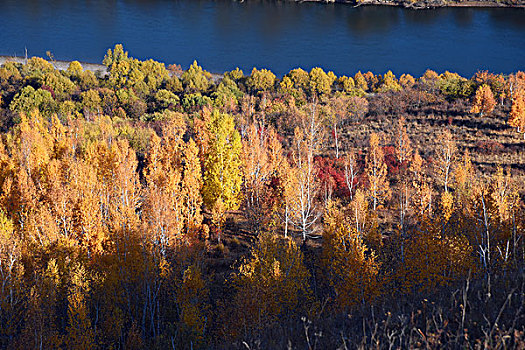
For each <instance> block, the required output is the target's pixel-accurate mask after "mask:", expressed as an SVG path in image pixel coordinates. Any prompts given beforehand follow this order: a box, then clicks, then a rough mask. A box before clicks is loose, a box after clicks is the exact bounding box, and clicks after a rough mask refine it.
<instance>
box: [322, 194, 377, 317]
mask: <svg viewBox="0 0 525 350" xmlns="http://www.w3.org/2000/svg"><path fill="white" fill-rule="evenodd" d="M358 195H359V194H356V198H357V196H358ZM324 221H325V229H324V232H323V251H322V254H321V261H322V267H323V271H324V272H325V273H324V274H323V276H324V278H326V279H327V280H328V281H327V282H328V283H329V284H330V286H331V287H332V288H333V289H334V292H335V299H336V304H337V307H338V308H340V309H343V310H345V309H348V308H349V307H351V306H353V305H355V304H358V303H360V302H365V301H370V300H372V299H373V298H374V296H377V295H378V292H379V291H378V281H377V277H378V270H379V264H378V262H377V261H376V256H375V253H374V252H373V251H372V252H370V249H369V248H368V247H367V246H366V245H365V244H364V243H363V238H362V236H361V234H360V232H359V231H358V230H356V229H355V227H353V226H352V225H351V224H350V223H349V222H347V220H346V218H345V216H344V214H343V212H342V211H341V210H340V209H339V208H338V207H337V204H335V203H334V202H330V203H329V205H328V208H327V209H326V213H325V220H324Z"/></svg>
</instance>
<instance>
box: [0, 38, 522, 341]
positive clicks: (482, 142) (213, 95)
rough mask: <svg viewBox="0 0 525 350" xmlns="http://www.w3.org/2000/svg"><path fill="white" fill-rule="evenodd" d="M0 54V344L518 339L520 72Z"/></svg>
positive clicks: (111, 54) (115, 52)
mask: <svg viewBox="0 0 525 350" xmlns="http://www.w3.org/2000/svg"><path fill="white" fill-rule="evenodd" d="M103 64H104V65H105V66H106V67H107V70H105V71H97V72H93V71H90V70H84V69H83V67H82V65H81V64H80V63H79V62H76V61H74V62H71V63H70V64H69V67H68V68H67V70H58V69H56V68H55V62H54V61H53V60H52V57H51V56H50V59H49V60H45V59H42V58H38V57H33V58H30V59H27V62H25V63H24V64H22V63H14V62H7V63H5V64H3V65H2V66H0V129H1V134H0V135H1V138H0V348H1V349H58V348H61V349H145V348H148V349H198V348H214V349H230V348H239V349H283V348H288V349H296V348H297V349H305V348H306V349H336V348H338V349H354V348H361V349H365V348H372V347H373V348H401V349H406V348H427V349H436V348H468V349H470V348H476V349H478V348H479V349H481V348H523V347H525V333H524V332H525V296H524V295H525V294H524V293H525V274H524V267H525V238H524V235H525V207H524V204H523V200H524V196H525V186H524V184H525V155H524V147H525V73H523V72H516V73H515V74H510V75H498V74H493V73H490V72H485V71H481V72H478V73H476V74H475V75H474V76H472V77H469V78H465V77H462V76H459V75H458V74H455V73H450V72H444V73H441V74H438V73H436V72H434V71H431V70H428V71H427V72H426V73H425V74H424V75H422V76H421V77H412V76H410V75H408V74H403V75H401V76H399V77H396V76H395V75H394V74H393V73H392V72H390V71H389V72H386V73H384V74H374V73H372V72H366V73H362V72H357V73H356V74H355V75H354V76H336V75H334V73H332V72H325V71H324V70H323V69H321V68H313V69H312V70H311V71H310V72H307V71H305V70H302V69H300V68H297V69H294V70H292V71H290V72H289V73H288V74H286V75H285V76H284V77H282V78H278V77H276V76H275V75H274V74H273V73H272V72H271V71H269V70H266V69H256V68H254V69H253V70H252V71H251V72H249V74H245V73H244V72H242V71H241V70H240V69H236V70H233V71H230V72H226V73H224V74H223V75H218V74H211V73H209V72H207V71H205V70H204V69H203V68H202V67H200V66H199V65H198V63H197V62H194V63H193V64H192V65H191V66H190V67H189V69H188V70H183V69H182V68H181V67H180V66H178V65H169V66H165V65H164V64H163V63H159V62H156V61H153V60H146V61H140V60H138V59H134V58H132V57H131V56H129V55H128V53H127V52H126V51H125V50H124V48H123V47H122V45H116V46H115V47H114V48H113V49H110V50H108V52H107V54H106V56H105V58H104V61H103Z"/></svg>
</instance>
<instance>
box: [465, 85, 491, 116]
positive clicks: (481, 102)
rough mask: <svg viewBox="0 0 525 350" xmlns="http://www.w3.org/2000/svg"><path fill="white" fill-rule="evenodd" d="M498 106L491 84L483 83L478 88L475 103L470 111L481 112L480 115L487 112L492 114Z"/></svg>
mask: <svg viewBox="0 0 525 350" xmlns="http://www.w3.org/2000/svg"><path fill="white" fill-rule="evenodd" d="M495 106H496V100H495V99H494V94H493V93H492V90H491V88H490V86H488V85H486V84H483V85H481V86H480V87H479V88H478V89H477V90H476V96H475V97H474V104H473V105H472V109H471V110H470V113H479V116H480V117H483V115H485V114H490V113H491V112H492V111H493V110H494V107H495Z"/></svg>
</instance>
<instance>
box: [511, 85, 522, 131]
mask: <svg viewBox="0 0 525 350" xmlns="http://www.w3.org/2000/svg"><path fill="white" fill-rule="evenodd" d="M509 125H510V126H512V127H514V128H516V129H517V130H518V132H522V133H523V138H525V88H523V89H518V90H516V91H515V93H514V94H513V96H512V105H511V109H510V115H509Z"/></svg>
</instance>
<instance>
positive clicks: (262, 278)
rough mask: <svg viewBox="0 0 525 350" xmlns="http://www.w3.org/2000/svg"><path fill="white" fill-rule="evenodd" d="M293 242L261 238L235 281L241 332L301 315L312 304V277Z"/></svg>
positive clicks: (236, 310)
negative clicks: (310, 280)
mask: <svg viewBox="0 0 525 350" xmlns="http://www.w3.org/2000/svg"><path fill="white" fill-rule="evenodd" d="M303 260H304V258H303V253H302V252H301V250H300V249H299V247H297V245H296V244H295V243H294V241H293V240H291V239H289V238H279V237H278V236H276V235H273V234H268V233H265V234H261V235H260V236H259V241H258V242H257V244H256V245H255V246H254V247H253V249H252V252H251V256H250V257H249V258H246V259H245V260H244V261H243V263H242V265H241V266H240V268H239V271H238V272H237V273H236V274H235V276H234V278H233V285H234V287H235V292H236V296H235V304H234V305H235V311H234V317H235V318H236V322H238V323H240V324H239V327H241V329H254V328H255V329H257V328H259V327H263V326H265V325H267V324H268V323H270V324H271V323H273V322H277V321H279V322H282V321H283V319H286V318H292V317H294V316H298V315H302V314H303V312H306V311H308V307H309V306H310V303H311V298H312V294H311V290H310V286H309V284H308V279H309V278H310V274H309V272H308V270H307V268H306V267H305V265H304V261H303Z"/></svg>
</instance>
